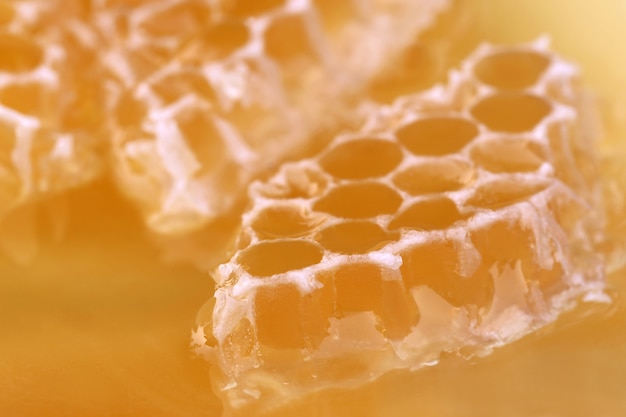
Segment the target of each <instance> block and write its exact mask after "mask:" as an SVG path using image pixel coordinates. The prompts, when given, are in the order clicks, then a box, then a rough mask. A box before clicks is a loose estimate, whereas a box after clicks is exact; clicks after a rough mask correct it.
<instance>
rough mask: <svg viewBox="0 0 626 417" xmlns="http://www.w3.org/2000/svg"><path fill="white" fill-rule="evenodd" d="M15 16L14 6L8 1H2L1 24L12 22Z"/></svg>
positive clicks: (0, 10) (0, 7)
mask: <svg viewBox="0 0 626 417" xmlns="http://www.w3.org/2000/svg"><path fill="white" fill-rule="evenodd" d="M14 18H15V10H13V6H11V5H10V4H7V3H0V25H6V24H9V23H11V21H12V20H13V19H14Z"/></svg>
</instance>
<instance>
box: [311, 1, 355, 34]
mask: <svg viewBox="0 0 626 417" xmlns="http://www.w3.org/2000/svg"><path fill="white" fill-rule="evenodd" d="M313 4H314V6H315V11H316V12H317V13H318V14H319V16H320V17H321V19H322V22H323V24H324V28H325V29H326V30H328V31H333V30H336V29H338V28H340V27H341V26H342V25H343V22H345V21H347V20H350V18H351V17H353V16H355V15H356V14H357V13H358V9H357V5H356V4H355V1H354V0H346V1H342V2H336V1H334V0H313Z"/></svg>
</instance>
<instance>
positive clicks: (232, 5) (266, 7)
mask: <svg viewBox="0 0 626 417" xmlns="http://www.w3.org/2000/svg"><path fill="white" fill-rule="evenodd" d="M284 3H285V0H258V1H249V0H221V1H220V2H219V6H220V7H221V9H222V10H223V11H224V12H225V13H227V14H229V15H231V16H233V17H238V18H246V17H250V16H257V15H260V14H263V13H266V12H269V11H271V10H273V9H277V8H279V7H280V6H282V5H283V4H284Z"/></svg>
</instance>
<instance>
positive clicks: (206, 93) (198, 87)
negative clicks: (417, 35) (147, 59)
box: [150, 70, 217, 106]
mask: <svg viewBox="0 0 626 417" xmlns="http://www.w3.org/2000/svg"><path fill="white" fill-rule="evenodd" d="M150 87H151V89H152V91H153V92H155V93H156V94H158V96H159V97H160V98H161V100H163V104H164V105H166V106H167V105H169V104H171V103H173V102H175V101H177V100H180V99H181V98H183V97H185V96H186V95H197V96H200V97H202V98H204V99H206V100H207V101H209V102H216V101H217V95H216V93H215V90H214V89H213V87H212V86H211V85H210V84H209V82H208V81H207V80H206V79H205V78H204V77H203V76H202V75H200V74H198V73H197V72H193V71H184V70H181V71H177V72H175V73H173V74H169V75H167V76H165V77H163V78H161V79H159V80H157V81H154V82H153V83H152V84H151V85H150Z"/></svg>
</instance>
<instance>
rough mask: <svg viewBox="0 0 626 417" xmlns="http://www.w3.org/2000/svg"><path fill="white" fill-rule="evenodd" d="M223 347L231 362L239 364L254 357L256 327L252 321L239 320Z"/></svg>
mask: <svg viewBox="0 0 626 417" xmlns="http://www.w3.org/2000/svg"><path fill="white" fill-rule="evenodd" d="M223 346H224V350H223V352H224V355H225V356H226V357H227V360H228V361H229V362H234V363H237V362H239V361H241V360H242V359H244V358H247V357H249V356H250V355H252V353H253V352H254V347H255V337H254V327H253V326H252V323H250V320H248V319H247V318H243V319H241V320H239V323H237V325H236V326H235V328H234V329H233V331H232V332H231V333H230V334H228V336H226V338H225V340H224V343H223Z"/></svg>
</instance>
